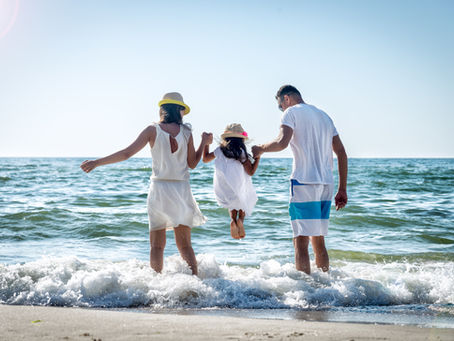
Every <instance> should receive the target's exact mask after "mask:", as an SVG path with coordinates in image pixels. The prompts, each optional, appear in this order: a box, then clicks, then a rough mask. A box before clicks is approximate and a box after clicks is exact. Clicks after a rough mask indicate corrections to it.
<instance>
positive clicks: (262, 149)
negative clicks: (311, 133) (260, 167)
mask: <svg viewBox="0 0 454 341" xmlns="http://www.w3.org/2000/svg"><path fill="white" fill-rule="evenodd" d="M292 136H293V129H292V128H290V127H289V126H286V125H284V124H283V125H281V128H280V130H279V135H278V137H277V138H276V139H275V140H274V141H272V142H269V143H265V144H262V145H260V146H253V147H252V153H253V154H254V158H255V157H260V156H261V155H262V154H263V153H270V152H280V151H281V150H284V149H285V148H287V146H288V144H289V143H290V140H291V139H292Z"/></svg>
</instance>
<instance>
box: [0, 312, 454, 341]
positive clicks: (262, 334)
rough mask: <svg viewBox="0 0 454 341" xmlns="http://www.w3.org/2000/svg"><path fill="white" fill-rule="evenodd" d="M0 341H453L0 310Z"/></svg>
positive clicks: (130, 315) (357, 330) (402, 332)
mask: <svg viewBox="0 0 454 341" xmlns="http://www.w3.org/2000/svg"><path fill="white" fill-rule="evenodd" d="M0 331H1V332H0V340H319V341H324V340H355V341H356V340H454V329H445V328H421V327H416V326H397V325H376V324H359V323H337V322H308V321H301V320H275V319H271V320H270V319H250V318H239V317H227V316H216V315H213V316H200V315H170V314H152V313H137V312H125V311H111V310H96V309H81V308H57V307H32V306H7V305H0Z"/></svg>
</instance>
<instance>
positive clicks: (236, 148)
mask: <svg viewBox="0 0 454 341" xmlns="http://www.w3.org/2000/svg"><path fill="white" fill-rule="evenodd" d="M220 148H221V150H222V153H224V155H225V157H227V158H229V159H235V160H238V161H240V162H241V154H242V152H243V151H244V153H245V155H246V156H249V154H248V152H247V149H246V145H245V144H244V139H242V138H241V137H226V138H225V139H224V141H222V143H221V146H220Z"/></svg>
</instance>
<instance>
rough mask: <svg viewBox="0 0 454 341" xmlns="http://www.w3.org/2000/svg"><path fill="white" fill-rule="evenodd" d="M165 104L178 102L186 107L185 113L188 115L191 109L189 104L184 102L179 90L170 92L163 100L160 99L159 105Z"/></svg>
mask: <svg viewBox="0 0 454 341" xmlns="http://www.w3.org/2000/svg"><path fill="white" fill-rule="evenodd" d="M163 104H178V105H181V106H182V107H184V114H185V115H187V114H189V112H190V111H191V109H190V108H189V106H188V105H187V104H185V103H184V101H183V96H181V94H180V93H178V92H169V93H167V94H165V95H164V96H163V97H162V100H160V101H159V103H158V105H159V106H161V105H163Z"/></svg>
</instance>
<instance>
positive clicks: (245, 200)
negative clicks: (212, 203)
mask: <svg viewBox="0 0 454 341" xmlns="http://www.w3.org/2000/svg"><path fill="white" fill-rule="evenodd" d="M214 155H215V156H216V159H215V161H214V167H215V170H214V181H213V185H214V194H215V196H216V201H217V202H218V204H219V206H221V207H224V208H228V209H229V210H243V211H244V212H245V213H246V215H247V216H249V215H251V214H252V211H253V210H254V207H255V204H256V202H257V194H256V193H255V188H254V186H253V185H252V178H251V176H250V175H248V174H247V173H246V171H245V170H244V168H243V165H242V164H241V162H240V161H238V160H235V159H230V158H227V157H226V156H225V155H224V153H223V152H222V150H221V148H219V147H218V148H216V149H215V150H214ZM242 158H243V160H246V155H244V152H243V155H242Z"/></svg>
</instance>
